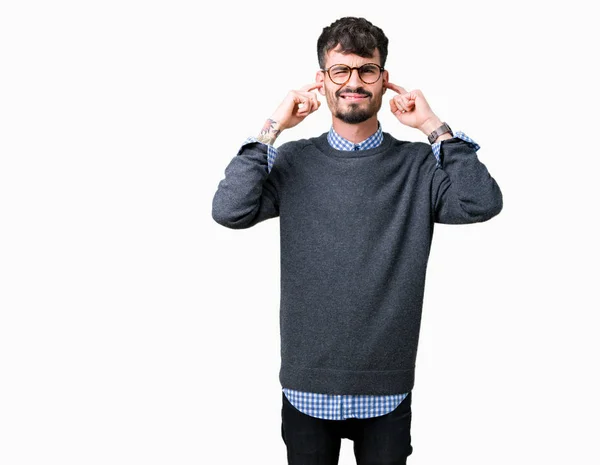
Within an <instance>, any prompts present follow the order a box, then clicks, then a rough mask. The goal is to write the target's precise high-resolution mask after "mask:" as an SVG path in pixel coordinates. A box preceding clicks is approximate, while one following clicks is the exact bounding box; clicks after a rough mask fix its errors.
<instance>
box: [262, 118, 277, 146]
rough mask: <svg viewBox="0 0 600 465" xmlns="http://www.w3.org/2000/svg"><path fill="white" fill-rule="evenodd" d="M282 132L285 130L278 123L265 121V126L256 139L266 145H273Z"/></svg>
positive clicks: (270, 120) (272, 120)
mask: <svg viewBox="0 0 600 465" xmlns="http://www.w3.org/2000/svg"><path fill="white" fill-rule="evenodd" d="M282 130H283V129H282V128H281V127H280V125H279V123H278V122H277V121H275V120H274V119H272V118H269V119H267V121H265V124H264V125H263V127H262V129H261V130H260V133H259V134H258V136H256V138H257V139H258V140H259V141H260V142H262V143H264V144H268V145H273V143H274V142H275V139H277V136H279V134H281V131H282Z"/></svg>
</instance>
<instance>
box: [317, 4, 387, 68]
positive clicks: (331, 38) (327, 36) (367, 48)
mask: <svg viewBox="0 0 600 465" xmlns="http://www.w3.org/2000/svg"><path fill="white" fill-rule="evenodd" d="M338 44H339V45H341V50H340V52H341V53H353V54H355V55H358V56H360V57H363V58H369V57H372V56H373V50H375V49H376V48H377V49H378V50H379V56H380V57H381V66H382V67H383V66H385V60H386V58H387V53H388V51H387V49H388V38H387V37H386V36H385V34H384V33H383V31H382V30H381V29H380V28H378V27H377V26H374V25H373V24H371V23H370V22H369V21H367V20H366V19H365V18H355V17H354V16H347V17H345V18H340V19H338V20H337V21H335V22H333V23H331V25H330V26H328V27H325V28H323V32H322V33H321V35H320V37H319V40H317V57H318V59H319V67H320V68H321V69H325V59H326V58H327V53H328V52H329V51H330V50H333V49H334V48H336V47H337V45H338Z"/></svg>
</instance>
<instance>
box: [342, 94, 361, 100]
mask: <svg viewBox="0 0 600 465" xmlns="http://www.w3.org/2000/svg"><path fill="white" fill-rule="evenodd" d="M340 97H341V98H343V99H344V100H349V101H351V102H358V101H360V100H365V99H366V98H368V96H367V95H363V94H342V95H340Z"/></svg>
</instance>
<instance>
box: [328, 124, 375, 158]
mask: <svg viewBox="0 0 600 465" xmlns="http://www.w3.org/2000/svg"><path fill="white" fill-rule="evenodd" d="M327 141H328V142H329V145H331V146H332V147H333V148H334V149H337V150H344V151H350V150H366V149H373V148H375V147H378V146H380V145H381V143H382V142H383V132H382V130H381V123H380V122H379V121H377V131H375V133H373V134H372V135H371V136H369V137H367V138H366V139H365V140H363V141H362V142H359V143H358V144H355V143H354V142H350V141H349V140H348V139H345V138H343V137H342V136H340V135H339V134H338V133H337V132H335V129H333V125H332V126H331V129H330V130H329V134H327Z"/></svg>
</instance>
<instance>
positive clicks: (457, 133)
mask: <svg viewBox="0 0 600 465" xmlns="http://www.w3.org/2000/svg"><path fill="white" fill-rule="evenodd" d="M452 133H453V134H454V137H456V138H458V139H462V140H464V141H465V142H469V143H470V144H472V145H473V148H474V149H475V151H476V152H477V150H479V149H480V148H481V147H480V146H479V144H478V143H477V142H475V141H474V140H473V139H471V138H470V137H469V136H467V135H466V134H465V133H464V132H462V131H452ZM444 140H448V139H444ZM442 142H443V141H442V140H441V141H439V142H436V143H435V144H433V145H432V146H431V148H432V150H433V154H434V155H435V159H436V160H437V166H439V167H441V166H442V164H441V163H440V147H441V145H442Z"/></svg>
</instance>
